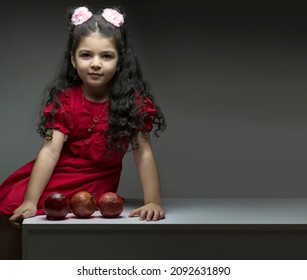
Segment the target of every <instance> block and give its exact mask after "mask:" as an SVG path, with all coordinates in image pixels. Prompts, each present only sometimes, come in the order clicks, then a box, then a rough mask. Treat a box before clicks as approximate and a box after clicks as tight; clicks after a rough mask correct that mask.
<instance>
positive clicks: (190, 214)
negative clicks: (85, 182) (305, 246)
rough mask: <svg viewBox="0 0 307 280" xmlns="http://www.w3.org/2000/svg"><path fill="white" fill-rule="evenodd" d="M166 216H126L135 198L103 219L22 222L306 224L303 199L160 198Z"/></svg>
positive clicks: (95, 216) (306, 207)
mask: <svg viewBox="0 0 307 280" xmlns="http://www.w3.org/2000/svg"><path fill="white" fill-rule="evenodd" d="M163 204H164V210H165V212H166V218H165V219H163V220H160V221H157V222H146V221H140V220H139V218H138V217H135V218H129V217H128V215H129V213H130V211H131V210H132V209H135V208H137V207H139V206H141V205H142V203H141V201H139V200H129V199H128V200H126V203H125V207H124V211H123V213H122V214H121V216H120V217H118V218H112V219H110V218H103V217H102V216H101V214H100V212H99V211H96V212H95V213H94V214H93V215H92V216H91V217H90V218H87V219H80V218H76V217H75V216H74V215H73V214H72V213H70V214H68V215H67V218H66V219H65V220H59V221H51V220H47V219H46V216H45V215H41V216H36V217H33V218H29V219H25V220H24V222H23V224H24V225H33V224H36V225H43V224H46V225H48V224H53V225H54V224H56V225H60V224H106V225H111V224H114V225H124V224H130V225H131V224H143V225H145V224H151V225H153V224H156V225H162V224H167V225H176V224H178V225H180V224H186V225H189V224H200V225H231V224H235V225H259V224H261V225H263V224H264V225H266V224H267V225H274V224H278V225H294V224H295V225H306V224H307V199H305V198H302V199H300V198H288V199H271V198H267V199H262V198H261V199H260V198H259V199H257V198H256V199H196V198H187V199H186V198H164V199H163Z"/></svg>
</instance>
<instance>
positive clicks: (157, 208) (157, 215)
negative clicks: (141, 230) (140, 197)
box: [129, 203, 165, 221]
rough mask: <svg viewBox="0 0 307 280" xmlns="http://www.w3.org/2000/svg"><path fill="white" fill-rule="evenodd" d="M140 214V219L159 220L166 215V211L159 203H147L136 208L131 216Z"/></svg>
mask: <svg viewBox="0 0 307 280" xmlns="http://www.w3.org/2000/svg"><path fill="white" fill-rule="evenodd" d="M135 216H139V217H140V220H146V221H158V220H160V219H163V218H164V217H165V214H164V211H163V209H162V207H161V205H160V204H158V203H147V204H145V205H144V206H142V207H140V208H137V209H134V210H132V211H131V213H130V214H129V217H135Z"/></svg>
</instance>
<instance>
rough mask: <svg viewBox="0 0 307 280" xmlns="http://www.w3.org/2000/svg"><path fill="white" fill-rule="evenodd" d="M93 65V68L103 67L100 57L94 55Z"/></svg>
mask: <svg viewBox="0 0 307 280" xmlns="http://www.w3.org/2000/svg"><path fill="white" fill-rule="evenodd" d="M91 67H93V68H100V67H101V61H100V59H99V57H94V58H93V60H92V63H91Z"/></svg>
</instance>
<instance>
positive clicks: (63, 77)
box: [0, 7, 166, 226]
mask: <svg viewBox="0 0 307 280" xmlns="http://www.w3.org/2000/svg"><path fill="white" fill-rule="evenodd" d="M69 21H70V23H69V26H70V32H69V38H68V43H67V50H66V53H65V57H64V61H63V63H62V65H61V68H60V71H59V74H58V76H57V77H56V78H55V80H54V81H53V82H52V84H51V86H50V88H49V89H48V90H47V93H48V94H47V96H46V98H45V101H44V103H43V107H42V112H41V119H40V123H39V128H38V132H39V133H40V135H41V136H43V137H44V143H43V146H42V148H41V150H40V152H39V154H38V156H37V158H36V160H33V161H32V162H30V163H28V164H26V165H25V166H23V167H21V168H20V169H19V170H17V171H16V172H15V173H13V174H12V175H11V176H10V177H9V178H8V179H7V180H6V181H4V183H3V184H2V185H1V186H0V214H1V215H6V217H9V216H10V215H11V216H10V219H9V221H10V222H11V223H12V224H13V225H15V226H18V225H20V223H21V222H22V220H23V219H26V218H29V217H31V216H34V215H37V214H38V215H41V214H44V211H43V207H42V205H43V202H44V200H45V198H46V197H47V196H48V195H49V194H50V193H51V192H54V191H59V192H63V193H65V194H66V195H67V196H72V195H73V194H75V193H77V192H79V191H80V190H86V191H88V192H95V193H96V195H97V197H99V196H100V195H101V194H103V193H105V192H107V191H112V192H116V191H117V187H118V184H119V179H120V174H121V169H122V159H123V156H124V154H125V153H126V151H127V149H128V146H129V144H131V148H132V152H133V156H134V159H135V162H136V166H137V169H138V172H139V175H140V180H141V184H142V188H143V192H144V206H142V207H140V208H138V209H135V210H133V211H132V212H131V213H130V216H131V217H132V216H139V217H140V219H142V220H149V221H151V220H159V219H162V218H163V217H164V212H163V209H162V206H161V199H160V183H159V175H158V169H157V165H156V162H155V159H154V156H153V152H152V147H151V142H150V136H149V133H150V131H151V130H152V129H153V127H155V131H154V132H155V135H157V136H158V133H159V132H160V131H163V130H164V129H165V127H166V124H165V119H164V115H163V114H162V113H161V111H160V108H159V107H158V106H157V105H156V104H155V102H154V99H153V96H152V95H151V93H150V90H149V87H148V86H147V84H146V82H145V81H144V80H143V77H142V72H141V69H140V66H139V64H138V61H137V58H136V56H135V53H134V51H133V48H132V46H131V44H130V41H129V40H128V37H127V32H126V28H125V23H124V16H123V14H122V13H121V12H120V11H119V10H116V9H104V10H103V11H100V12H98V13H97V14H93V13H92V12H91V11H90V10H89V9H88V8H87V7H80V8H77V9H75V10H73V11H71V12H70V13H69ZM1 219H2V220H5V219H4V218H3V216H2V218H1Z"/></svg>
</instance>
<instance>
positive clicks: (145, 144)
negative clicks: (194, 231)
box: [129, 132, 165, 221]
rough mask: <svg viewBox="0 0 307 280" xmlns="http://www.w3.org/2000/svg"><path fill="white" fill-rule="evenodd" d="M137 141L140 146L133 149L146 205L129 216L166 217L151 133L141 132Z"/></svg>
mask: <svg viewBox="0 0 307 280" xmlns="http://www.w3.org/2000/svg"><path fill="white" fill-rule="evenodd" d="M133 142H135V141H133ZM136 142H137V143H138V145H139V146H138V148H137V149H134V150H133V157H134V160H135V163H136V166H137V169H138V173H139V176H140V180H141V185H142V188H143V192H144V206H142V207H140V208H138V209H135V210H133V211H131V213H130V215H129V216H130V217H133V216H139V217H140V219H141V220H148V221H151V220H154V221H156V220H159V219H162V218H164V216H165V215H164V212H163V208H162V202H161V193H160V178H159V173H158V168H157V164H156V161H155V158H154V155H153V151H152V146H151V141H150V135H149V133H142V132H140V133H139V134H138V136H137V139H136Z"/></svg>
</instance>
